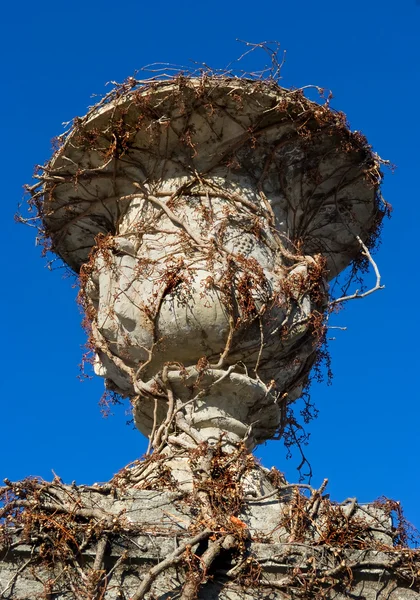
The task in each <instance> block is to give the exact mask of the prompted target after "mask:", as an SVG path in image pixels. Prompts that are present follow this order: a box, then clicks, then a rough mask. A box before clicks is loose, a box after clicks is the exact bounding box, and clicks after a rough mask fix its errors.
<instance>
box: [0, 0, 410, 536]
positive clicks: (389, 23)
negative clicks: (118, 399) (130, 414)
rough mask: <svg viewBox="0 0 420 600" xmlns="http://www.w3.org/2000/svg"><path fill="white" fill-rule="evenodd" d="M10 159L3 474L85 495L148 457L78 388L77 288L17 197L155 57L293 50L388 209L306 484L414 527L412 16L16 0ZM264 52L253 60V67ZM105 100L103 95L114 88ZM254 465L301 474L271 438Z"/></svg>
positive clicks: (7, 105) (301, 77) (372, 9)
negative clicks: (100, 99) (370, 159)
mask: <svg viewBox="0 0 420 600" xmlns="http://www.w3.org/2000/svg"><path fill="white" fill-rule="evenodd" d="M0 28H1V31H0V33H1V35H0V45H1V55H2V67H1V70H2V73H1V84H2V94H1V97H0V102H1V114H2V131H3V133H2V138H1V142H2V143H1V146H0V152H1V153H2V165H3V186H4V187H3V207H4V208H3V219H2V222H3V229H2V240H3V251H2V253H1V260H2V261H3V265H2V273H3V293H2V295H1V302H2V310H1V319H2V330H3V335H2V355H3V359H2V367H3V376H2V411H1V437H2V453H1V457H0V480H1V479H2V478H3V477H6V476H7V477H9V478H10V479H19V478H23V477H25V476H27V475H40V476H42V477H44V478H46V479H49V478H51V477H52V473H51V469H54V471H55V472H56V473H57V474H58V475H60V476H61V477H62V478H63V479H64V480H65V481H71V480H73V479H74V480H76V481H77V482H78V483H92V482H94V481H104V480H107V479H109V478H110V477H111V476H112V475H113V474H114V473H115V472H116V471H117V470H118V469H120V468H121V467H123V466H124V465H125V464H126V463H128V462H129V461H131V460H133V459H135V458H137V457H138V456H140V455H141V454H142V453H143V452H144V450H145V440H144V439H143V438H142V436H141V434H140V433H138V432H137V431H135V430H133V429H132V428H130V427H127V426H126V425H125V421H126V417H125V415H124V410H118V411H116V414H115V416H114V417H112V418H110V419H107V420H104V419H102V418H101V416H100V413H99V409H98V406H97V401H98V399H99V397H100V396H101V394H102V390H103V382H102V380H100V379H99V378H95V379H93V380H91V381H87V382H84V383H80V382H79V381H78V379H77V375H78V364H79V362H80V357H81V354H82V350H81V346H82V345H83V343H84V334H83V332H82V330H81V328H80V325H79V323H80V314H79V312H78V308H77V306H76V304H75V301H74V299H75V295H76V290H75V289H74V287H72V281H71V280H68V279H67V280H63V279H62V272H60V271H56V272H53V273H51V272H49V271H48V270H47V269H46V268H45V266H44V264H45V262H44V261H43V260H42V259H41V258H40V252H39V248H36V247H35V246H34V231H33V230H30V229H28V228H25V227H23V226H19V225H16V224H15V223H14V222H13V213H14V211H15V209H16V206H17V203H18V202H19V201H20V200H21V198H22V185H23V184H24V183H25V182H28V181H30V179H31V175H32V171H33V167H34V165H35V164H37V163H42V162H44V161H45V160H46V159H47V158H48V157H49V153H50V140H51V138H53V137H54V136H55V135H57V134H58V133H61V131H62V126H61V123H62V122H63V121H68V120H70V119H71V118H72V117H74V116H75V115H82V114H84V112H85V109H86V107H87V105H88V104H91V103H92V99H91V97H90V96H91V94H94V93H95V94H101V93H103V92H104V90H105V88H104V84H105V83H106V82H107V81H109V80H117V81H121V80H123V79H125V78H126V77H127V76H129V75H132V74H133V72H134V71H135V69H138V68H139V67H141V66H143V65H145V64H148V63H151V62H155V61H162V62H170V63H175V64H179V65H188V64H189V60H190V59H193V60H195V61H199V62H200V61H201V62H206V63H207V64H209V65H211V66H214V67H220V68H222V67H224V66H225V65H226V64H227V63H229V62H230V61H231V60H232V59H234V58H235V57H237V56H239V55H240V54H241V53H242V51H243V47H242V46H241V45H240V44H238V43H237V42H235V39H236V38H240V39H244V40H249V41H252V42H258V41H263V40H278V41H280V43H281V44H282V48H284V49H285V50H287V61H286V64H285V66H284V68H283V71H282V74H283V85H285V86H301V85H306V84H317V85H320V86H325V87H327V88H330V89H332V91H333V93H334V104H333V105H334V106H335V107H336V108H339V109H341V110H344V111H345V112H346V113H347V115H348V117H349V119H350V124H351V126H352V128H353V129H358V130H361V131H362V132H363V133H364V134H366V136H367V137H368V139H369V141H370V142H371V143H372V144H373V147H374V149H375V150H376V151H377V152H378V153H379V154H380V155H381V156H383V157H384V158H387V159H390V160H392V162H394V163H395V164H396V165H397V166H398V168H397V171H396V172H395V174H394V175H391V174H387V176H386V179H385V184H384V188H383V189H384V195H385V197H386V198H387V200H388V201H390V202H391V203H392V204H393V205H394V208H395V210H394V216H393V218H392V220H391V221H390V222H387V223H386V224H385V230H384V235H383V244H382V246H381V248H380V250H379V251H378V253H377V254H376V259H377V261H378V264H379V266H380V270H381V273H382V277H383V282H384V283H385V285H386V289H385V290H383V291H381V292H378V293H376V294H374V295H372V296H370V297H369V298H367V299H366V300H364V301H360V302H353V303H352V304H349V305H348V306H347V308H346V310H344V311H343V312H341V313H340V315H339V316H338V318H337V319H336V324H338V325H341V326H347V327H348V330H347V331H346V332H344V331H336V332H334V333H335V336H336V338H337V339H336V341H334V342H332V343H331V353H332V357H333V371H334V380H333V385H332V386H331V387H327V386H325V385H316V386H315V387H314V388H313V391H312V396H313V399H314V400H315V402H316V404H317V406H318V408H319V409H320V414H319V417H318V419H317V421H315V422H313V423H312V424H311V425H310V431H311V432H312V436H311V441H310V444H309V446H308V447H307V448H306V450H307V454H308V457H309V458H310V460H311V462H312V466H313V470H314V479H313V483H314V484H315V485H318V484H320V483H321V482H322V480H323V478H324V477H328V478H329V480H330V485H329V491H330V493H331V497H332V498H333V499H336V500H343V499H345V498H347V497H349V496H357V497H358V498H359V499H360V500H361V501H370V500H373V499H375V498H376V497H378V496H380V495H382V494H385V495H387V496H390V497H393V498H395V499H398V500H401V501H402V503H403V506H404V507H405V511H406V514H407V516H408V518H409V519H410V520H411V521H413V522H414V524H416V525H417V526H420V509H419V492H420V484H419V480H420V477H419V450H418V448H419V444H418V438H419V431H420V393H419V385H418V383H417V377H418V375H419V370H420V369H419V366H418V363H419V349H418V348H419V346H418V342H419V326H418V321H419V317H418V311H419V308H418V298H419V285H418V258H417V257H418V242H419V232H418V230H419V216H418V215H419V212H418V202H419V191H418V184H417V182H416V173H417V172H418V168H419V158H420V157H419V145H418V144H419V143H418V140H419V139H420V126H419V118H418V102H419V100H418V99H419V96H420V89H419V88H420V81H419V78H420V75H419V65H420V5H419V4H418V3H416V0H401V1H400V2H395V1H394V2H389V1H386V0H385V1H383V2H379V1H377V0H370V1H369V2H366V0H364V1H361V0H353V1H352V2H347V3H346V2H344V3H342V2H337V1H334V2H332V1H331V0H324V2H321V3H320V2H311V1H309V0H301V1H300V2H291V1H288V2H285V1H283V0H276V1H274V0H270V1H267V0H261V1H259V2H252V3H250V2H247V0H245V1H244V0H242V1H241V2H238V1H236V0H235V1H232V0H231V1H230V2H229V1H228V2H226V1H223V2H222V1H220V0H214V1H213V2H211V3H209V2H205V3H204V2H202V3H200V2H187V1H186V0H178V2H168V1H167V0H162V1H161V2H160V3H142V2H139V1H134V0H128V1H124V0H122V1H121V2H119V3H117V2H110V1H109V0H103V1H102V2H100V3H98V2H95V3H93V2H91V1H89V0H88V1H83V2H82V1H81V0H75V1H72V2H68V3H65V4H63V3H59V2H56V1H54V2H52V1H50V0H48V1H45V0H44V1H42V0H41V2H38V3H33V2H28V1H27V0H23V1H22V2H8V3H7V4H6V5H5V7H3V9H2V24H1V25H0ZM264 62H265V57H264V56H263V55H262V54H261V55H258V54H255V55H254V56H253V57H252V58H251V61H250V62H248V64H247V66H248V67H249V68H260V67H261V65H263V64H264ZM108 89H109V88H108ZM258 454H259V456H261V457H262V459H263V461H264V464H265V465H266V466H268V467H270V466H271V465H276V466H277V467H278V468H279V469H280V470H282V471H284V472H285V473H286V476H287V478H288V479H289V480H291V481H295V480H297V477H298V474H297V473H296V471H295V469H296V466H297V463H298V457H295V458H294V459H292V460H289V461H286V460H285V454H284V450H283V447H282V443H281V442H272V443H270V444H267V445H266V446H265V447H263V448H261V449H260V450H259V453H258Z"/></svg>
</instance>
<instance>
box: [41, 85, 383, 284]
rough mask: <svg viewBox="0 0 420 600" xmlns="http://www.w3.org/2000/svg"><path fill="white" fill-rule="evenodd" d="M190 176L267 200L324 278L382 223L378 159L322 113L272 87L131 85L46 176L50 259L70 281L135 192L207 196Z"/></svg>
mask: <svg viewBox="0 0 420 600" xmlns="http://www.w3.org/2000/svg"><path fill="white" fill-rule="evenodd" d="M133 163H135V164H137V168H133ZM49 171H51V173H52V174H51V176H50V177H48V172H49ZM197 174H199V175H200V176H201V177H202V178H203V179H204V180H206V179H208V178H216V179H217V181H218V182H219V183H220V184H221V185H224V186H225V187H226V190H227V191H231V192H236V191H239V192H240V193H242V194H243V195H244V197H243V200H246V199H247V198H248V199H249V200H250V201H251V200H253V199H255V198H258V199H261V198H263V199H264V202H266V203H268V204H269V206H267V210H268V212H269V213H272V217H273V219H274V220H275V226H278V225H280V229H281V230H283V228H284V229H285V231H286V232H287V237H288V238H289V240H292V241H295V242H296V241H298V242H299V243H301V244H302V247H301V248H300V250H301V251H302V252H303V253H304V254H309V255H313V254H316V253H322V254H323V255H325V256H326V258H327V265H328V269H327V271H328V274H329V278H333V277H335V276H336V275H337V274H338V273H339V272H340V271H342V270H343V269H344V268H345V267H346V266H348V265H349V263H350V262H351V261H352V260H354V259H355V258H356V257H357V256H358V254H359V252H360V245H359V243H358V242H357V240H356V237H355V236H359V237H360V238H361V239H362V240H363V242H368V241H369V238H370V236H371V234H372V233H373V232H374V230H375V228H376V226H377V225H378V223H379V222H380V220H381V219H382V216H383V211H382V209H381V207H380V205H379V201H378V198H377V192H378V186H379V183H380V180H381V175H380V172H379V163H378V160H377V157H376V155H375V154H374V153H373V152H372V151H371V148H370V146H369V145H368V144H367V142H366V140H365V138H364V137H363V136H362V135H361V134H360V133H358V132H351V131H350V130H349V129H348V127H347V124H346V122H345V118H344V116H343V115H342V113H338V112H336V111H333V110H331V109H330V108H329V106H328V103H326V104H324V105H319V104H317V103H315V102H312V101H310V100H308V99H306V98H305V97H304V95H303V93H302V91H301V90H295V91H293V90H288V89H285V88H282V87H280V86H279V85H277V84H276V83H275V82H273V81H254V80H245V79H237V78H228V77H203V78H191V79H188V78H185V77H183V76H180V77H179V78H177V79H175V80H174V81H169V82H168V81H161V82H152V83H149V84H146V85H140V86H139V87H138V86H137V85H136V82H135V81H134V80H133V81H132V83H131V84H126V85H125V86H122V88H121V89H119V90H117V91H116V92H115V97H114V98H112V97H111V100H110V101H109V99H108V100H107V103H105V104H104V103H101V102H99V103H98V104H97V105H96V106H95V107H93V108H92V109H91V110H90V111H89V112H88V113H87V115H86V116H84V117H82V118H76V119H75V120H74V124H73V126H72V128H71V129H70V131H69V132H68V134H67V137H66V138H65V141H64V144H63V146H62V147H61V148H60V149H59V150H58V151H57V152H56V153H55V154H54V155H53V157H52V158H51V160H50V162H49V163H48V165H47V166H46V168H45V177H44V181H45V188H44V199H43V206H42V214H43V220H44V224H45V228H46V231H47V233H48V235H50V236H51V239H52V247H53V250H54V251H55V252H56V253H57V254H58V255H60V256H61V258H62V259H63V260H64V262H66V263H67V264H68V265H69V266H70V267H71V268H72V269H73V270H75V271H76V272H78V271H79V270H80V267H81V265H82V264H83V263H85V262H86V261H87V259H88V255H89V252H90V250H91V248H92V247H93V246H94V245H95V237H96V236H97V235H98V234H99V233H102V234H108V233H109V232H111V233H113V232H114V231H115V228H116V226H117V225H118V222H119V219H120V216H121V212H122V211H123V210H124V206H125V205H126V204H127V203H128V202H129V200H130V198H132V197H133V195H135V194H138V192H139V189H138V187H136V185H135V184H136V183H137V184H141V185H147V186H148V188H149V190H150V189H152V190H153V193H154V194H155V195H157V196H158V197H163V198H165V197H167V196H171V195H174V194H175V193H176V191H177V190H178V192H179V193H181V191H182V192H184V193H190V194H193V193H194V192H197V191H199V189H200V187H201V188H202V189H201V191H203V188H206V187H208V186H206V185H203V184H204V182H203V181H202V182H201V185H200V182H199V181H197V179H196V176H197ZM244 179H245V180H247V181H246V183H247V184H248V185H245V188H246V189H245V190H244V189H240V188H243V185H244ZM239 180H240V181H239ZM238 187H239V189H238ZM260 201H261V200H260ZM259 203H260V202H259Z"/></svg>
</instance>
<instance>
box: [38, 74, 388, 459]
mask: <svg viewBox="0 0 420 600" xmlns="http://www.w3.org/2000/svg"><path fill="white" fill-rule="evenodd" d="M378 165H379V163H378V159H377V157H376V156H375V155H374V154H373V153H372V151H371V148H370V146H369V145H368V144H367V142H366V140H365V138H364V137H363V136H362V135H360V134H359V133H358V132H351V131H350V130H349V128H348V126H347V124H346V121H345V118H344V116H343V115H342V114H341V113H338V112H335V111H333V110H332V109H331V108H330V107H329V105H328V102H327V103H325V104H317V103H314V102H311V101H309V100H308V99H306V98H305V97H304V95H303V93H302V91H300V90H297V91H290V90H287V89H284V88H281V87H280V86H279V85H277V84H276V83H274V82H273V81H253V80H246V79H237V78H226V77H206V76H203V77H201V78H190V79H189V78H185V77H183V76H179V77H178V78H175V79H174V80H171V81H163V82H149V83H146V84H139V83H138V82H136V81H135V80H134V79H133V80H128V82H126V83H125V84H124V85H123V86H121V87H120V88H117V90H116V91H115V92H113V93H112V94H110V95H108V96H106V97H105V98H104V100H103V101H102V102H100V103H99V104H98V105H96V106H95V107H94V108H92V109H91V110H90V111H89V112H88V114H87V115H86V116H84V117H83V118H77V119H75V120H74V123H73V125H72V127H71V129H70V130H69V131H68V132H67V133H66V134H65V135H64V136H63V137H62V139H61V145H60V147H59V149H58V150H57V151H56V152H55V154H54V155H53V157H52V158H51V160H50V161H49V163H48V164H47V165H46V166H45V167H44V168H43V171H42V174H41V176H40V179H41V182H42V188H41V189H40V188H37V189H36V190H35V191H34V192H33V195H34V198H33V202H34V203H35V204H36V205H37V208H38V211H39V213H40V217H41V219H42V223H43V227H44V230H45V235H46V237H47V238H48V239H49V240H50V244H51V246H50V248H51V249H52V250H53V251H54V252H55V253H56V254H58V255H59V256H60V257H61V258H62V260H63V261H64V262H65V263H66V264H67V265H68V266H69V267H70V268H71V269H73V270H74V271H75V272H76V273H78V274H79V278H80V286H81V291H80V299H81V302H82V305H83V307H84V309H85V314H86V319H85V322H86V324H87V326H88V330H89V344H90V347H91V349H92V350H93V352H94V354H95V359H94V368H95V372H96V373H97V374H98V375H101V376H103V377H104V378H105V380H106V386H107V388H108V389H110V390H113V391H115V392H117V393H118V394H120V395H121V396H124V397H128V398H130V400H131V402H132V405H133V410H134V418H135V423H136V425H137V427H138V428H139V429H140V431H141V432H143V433H144V434H145V435H147V436H149V437H150V441H151V447H153V448H154V450H155V451H156V449H158V448H160V449H162V448H163V446H165V445H167V444H168V443H169V442H170V440H172V441H173V440H174V439H175V438H176V439H178V441H180V440H183V442H182V443H184V445H185V444H186V445H188V444H189V443H200V442H202V441H208V442H210V443H212V444H215V443H217V442H218V441H221V442H222V443H223V444H224V445H225V446H226V447H227V448H228V447H229V445H231V444H235V443H237V442H239V441H244V442H245V443H246V444H247V447H248V448H250V449H252V448H253V447H254V446H255V445H256V444H259V443H261V442H263V441H264V440H267V439H269V438H272V437H273V436H275V435H280V436H281V434H282V432H283V430H284V428H285V426H286V425H287V420H288V411H287V407H288V406H289V405H290V403H292V402H293V401H294V400H296V399H297V398H299V397H300V395H301V394H302V390H303V389H304V387H305V385H306V384H307V382H308V376H309V373H310V371H311V368H312V367H313V365H314V363H315V362H316V361H317V358H318V356H319V354H318V352H319V349H320V347H321V345H322V343H323V341H324V337H325V322H324V315H325V311H326V308H327V305H328V301H329V294H328V289H329V286H328V281H329V280H331V279H333V278H334V277H336V276H337V275H338V274H339V273H340V272H341V271H342V270H343V269H345V268H346V267H348V266H349V265H350V264H351V263H352V262H354V261H357V260H358V259H359V258H360V256H361V246H360V243H362V244H366V245H369V244H370V243H371V241H372V239H373V237H374V235H375V232H376V230H377V227H378V225H379V223H380V221H381V219H382V217H383V214H384V211H383V209H382V208H381V205H380V202H379V199H378V186H379V183H380V179H381V175H380V172H379V166H378ZM180 443H181V442H180Z"/></svg>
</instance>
